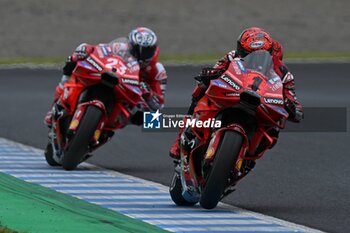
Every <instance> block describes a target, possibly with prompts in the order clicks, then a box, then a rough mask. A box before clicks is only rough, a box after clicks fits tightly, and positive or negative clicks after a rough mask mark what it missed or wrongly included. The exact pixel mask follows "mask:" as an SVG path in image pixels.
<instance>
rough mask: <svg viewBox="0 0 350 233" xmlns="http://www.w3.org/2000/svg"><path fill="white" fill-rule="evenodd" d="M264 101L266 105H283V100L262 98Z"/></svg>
mask: <svg viewBox="0 0 350 233" xmlns="http://www.w3.org/2000/svg"><path fill="white" fill-rule="evenodd" d="M264 101H265V103H267V104H277V105H283V104H284V102H283V99H278V98H267V97H264Z"/></svg>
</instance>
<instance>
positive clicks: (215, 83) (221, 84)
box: [212, 80, 228, 88]
mask: <svg viewBox="0 0 350 233" xmlns="http://www.w3.org/2000/svg"><path fill="white" fill-rule="evenodd" d="M212 83H213V84H214V85H216V86H219V87H222V88H228V86H227V85H225V84H223V83H222V82H221V81H219V80H213V81H212Z"/></svg>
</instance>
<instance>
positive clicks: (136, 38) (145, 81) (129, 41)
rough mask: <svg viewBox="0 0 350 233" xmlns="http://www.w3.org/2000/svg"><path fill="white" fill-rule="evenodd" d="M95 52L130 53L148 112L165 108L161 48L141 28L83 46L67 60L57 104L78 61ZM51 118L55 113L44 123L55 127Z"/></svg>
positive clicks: (137, 119)
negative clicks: (137, 69) (136, 67)
mask: <svg viewBox="0 0 350 233" xmlns="http://www.w3.org/2000/svg"><path fill="white" fill-rule="evenodd" d="M96 49H97V50H98V51H100V52H101V53H103V54H104V55H109V54H118V53H119V52H125V51H129V52H130V54H131V55H133V56H134V57H135V58H136V59H137V61H138V62H139V65H140V72H139V76H140V80H141V82H140V88H141V90H142V92H143V98H144V100H145V102H146V105H147V108H148V109H146V110H150V111H156V110H157V109H161V108H162V107H163V106H164V93H165V89H166V82H167V74H166V71H165V69H164V66H163V65H162V64H161V63H160V62H158V54H159V47H158V46H157V36H156V34H155V33H154V32H153V31H152V30H151V29H149V28H146V27H138V28H136V29H134V30H132V31H131V32H130V33H129V36H128V38H119V39H116V40H113V41H112V42H110V43H108V44H98V45H90V44H87V43H82V44H80V45H79V46H78V47H77V48H76V49H75V51H74V53H73V54H72V55H71V56H69V57H68V58H67V61H66V64H65V66H64V67H63V76H62V79H61V81H60V83H59V84H58V86H57V87H56V92H55V95H54V103H55V102H57V100H59V98H60V96H61V95H63V94H64V90H63V87H64V83H66V82H67V81H68V80H69V78H70V76H71V74H72V72H73V70H74V68H75V66H76V64H77V61H80V60H84V59H85V58H87V57H88V56H89V54H90V53H92V52H94V51H95V50H96ZM143 110H145V109H140V110H138V111H136V112H135V113H134V114H133V116H132V117H131V119H130V122H131V123H132V124H136V125H141V124H142V120H143V113H142V111H143ZM51 115H52V113H51V111H49V112H48V113H47V115H46V117H45V120H44V122H45V124H46V125H48V126H49V127H50V126H51V124H52V120H51Z"/></svg>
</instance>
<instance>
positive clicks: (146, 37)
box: [129, 27, 157, 63]
mask: <svg viewBox="0 0 350 233" xmlns="http://www.w3.org/2000/svg"><path fill="white" fill-rule="evenodd" d="M129 43H130V45H131V50H130V53H131V54H132V55H133V56H134V57H135V58H136V59H137V60H138V61H139V62H142V63H148V62H150V61H151V60H152V58H153V57H154V56H155V54H156V50H157V36H156V34H155V33H154V32H153V31H152V30H151V29H149V28H146V27H138V28H136V29H134V30H132V31H131V32H130V33H129Z"/></svg>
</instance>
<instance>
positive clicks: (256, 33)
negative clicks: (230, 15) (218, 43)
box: [169, 27, 304, 160]
mask: <svg viewBox="0 0 350 233" xmlns="http://www.w3.org/2000/svg"><path fill="white" fill-rule="evenodd" d="M257 50H266V51H268V52H270V53H271V55H272V57H273V62H274V70H275V72H276V73H277V74H278V76H279V77H280V78H281V80H282V84H283V96H284V106H285V109H286V110H287V111H288V113H289V120H290V121H293V122H300V121H301V120H302V119H303V116H304V113H303V107H302V105H301V104H300V102H299V101H298V100H297V97H296V94H295V81H294V77H293V75H292V74H291V73H290V71H289V70H288V68H287V66H286V65H285V64H284V63H283V62H282V59H283V49H282V46H281V44H280V43H279V42H278V41H276V40H273V39H272V38H271V37H270V35H269V34H268V33H267V32H266V31H265V30H264V29H261V28H257V27H252V28H248V29H245V30H244V31H243V32H242V33H241V34H240V36H239V37H238V39H237V50H236V51H235V50H233V51H231V52H229V53H228V54H226V55H225V56H224V57H223V58H222V59H220V60H219V61H218V62H217V63H216V64H215V65H214V67H212V68H204V69H203V70H202V71H201V73H200V74H199V76H198V77H196V80H197V81H198V84H197V86H196V87H195V89H194V91H193V93H192V103H191V105H190V108H189V110H188V115H192V114H193V111H194V108H195V107H196V105H197V102H198V100H200V99H201V98H202V97H203V96H204V94H205V92H206V90H207V88H208V80H209V82H210V79H215V78H218V77H219V76H220V75H221V74H222V73H224V72H225V71H226V70H227V69H228V67H229V65H230V64H231V61H232V60H233V59H234V58H243V57H245V56H247V55H248V54H249V53H251V52H254V51H257ZM182 131H183V129H180V132H179V134H178V136H177V138H176V140H175V143H174V144H173V145H172V146H171V148H170V151H169V155H170V157H172V158H174V159H175V160H178V159H179V158H180V147H179V140H180V136H181V133H182ZM275 133H276V135H274V136H276V137H277V136H278V132H277V131H276V132H275Z"/></svg>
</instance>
